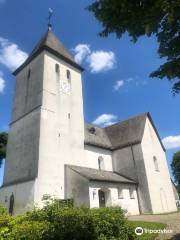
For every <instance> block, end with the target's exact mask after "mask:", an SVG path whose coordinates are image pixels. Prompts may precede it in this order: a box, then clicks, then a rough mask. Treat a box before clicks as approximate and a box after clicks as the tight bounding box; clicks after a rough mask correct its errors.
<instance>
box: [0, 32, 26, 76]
mask: <svg viewBox="0 0 180 240" xmlns="http://www.w3.org/2000/svg"><path fill="white" fill-rule="evenodd" d="M27 57H28V55H27V53H26V52H23V51H22V50H21V49H20V48H19V47H18V45H16V44H15V43H12V42H10V41H9V40H8V39H5V38H2V37H0V63H2V64H4V65H5V66H6V67H7V68H9V69H10V70H12V71H13V70H15V69H16V68H18V67H19V66H20V65H21V64H22V63H23V62H24V61H25V60H26V58H27Z"/></svg>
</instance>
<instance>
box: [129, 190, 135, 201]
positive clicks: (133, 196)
mask: <svg viewBox="0 0 180 240" xmlns="http://www.w3.org/2000/svg"><path fill="white" fill-rule="evenodd" d="M129 195H130V198H131V199H135V195H134V189H132V188H130V189H129Z"/></svg>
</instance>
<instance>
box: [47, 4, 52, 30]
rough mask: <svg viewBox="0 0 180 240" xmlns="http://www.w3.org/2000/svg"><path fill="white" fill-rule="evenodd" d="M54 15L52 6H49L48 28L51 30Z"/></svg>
mask: <svg viewBox="0 0 180 240" xmlns="http://www.w3.org/2000/svg"><path fill="white" fill-rule="evenodd" d="M52 15H53V10H52V8H49V16H48V30H51V28H52V24H51V18H52Z"/></svg>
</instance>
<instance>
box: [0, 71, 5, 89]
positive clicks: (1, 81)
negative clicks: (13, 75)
mask: <svg viewBox="0 0 180 240" xmlns="http://www.w3.org/2000/svg"><path fill="white" fill-rule="evenodd" d="M4 88H5V80H4V79H3V73H2V72H1V71H0V93H3V92H4Z"/></svg>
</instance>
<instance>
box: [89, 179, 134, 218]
mask: <svg viewBox="0 0 180 240" xmlns="http://www.w3.org/2000/svg"><path fill="white" fill-rule="evenodd" d="M118 188H121V189H123V199H119V198H118ZM100 189H101V190H103V191H104V192H105V199H106V206H120V207H122V209H124V210H126V211H127V214H128V215H138V214H139V206H138V199H137V192H136V186H135V185H132V184H123V183H122V184H120V183H105V182H95V181H92V182H90V183H89V196H90V207H91V208H94V207H99V197H98V190H100ZM129 189H132V190H133V192H134V197H135V198H134V199H131V198H130V195H129ZM93 195H94V196H93Z"/></svg>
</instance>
